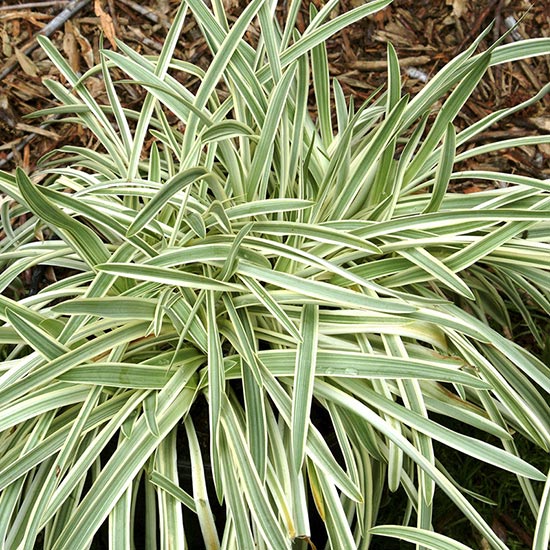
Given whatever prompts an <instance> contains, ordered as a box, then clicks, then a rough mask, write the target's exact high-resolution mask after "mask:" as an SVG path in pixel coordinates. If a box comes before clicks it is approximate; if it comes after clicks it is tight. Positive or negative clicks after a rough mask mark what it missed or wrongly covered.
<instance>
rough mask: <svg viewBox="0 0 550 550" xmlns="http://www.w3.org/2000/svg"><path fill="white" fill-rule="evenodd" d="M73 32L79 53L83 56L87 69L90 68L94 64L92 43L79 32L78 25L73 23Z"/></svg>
mask: <svg viewBox="0 0 550 550" xmlns="http://www.w3.org/2000/svg"><path fill="white" fill-rule="evenodd" d="M73 32H74V36H75V38H76V41H77V42H78V45H79V46H80V55H82V57H83V58H84V61H85V62H86V65H87V66H88V69H91V68H92V67H93V66H94V65H95V60H94V50H93V48H92V45H91V44H90V41H89V40H88V39H87V38H86V37H85V36H84V35H83V34H82V33H81V32H80V29H79V28H78V25H74V24H73Z"/></svg>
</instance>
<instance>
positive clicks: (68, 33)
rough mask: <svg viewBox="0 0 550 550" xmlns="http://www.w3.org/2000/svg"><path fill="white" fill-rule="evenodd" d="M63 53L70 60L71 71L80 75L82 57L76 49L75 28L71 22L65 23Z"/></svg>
mask: <svg viewBox="0 0 550 550" xmlns="http://www.w3.org/2000/svg"><path fill="white" fill-rule="evenodd" d="M63 51H64V52H65V55H66V56H67V57H68V59H69V64H70V66H71V69H72V70H73V71H74V72H75V73H78V72H79V71H80V55H79V53H78V48H77V47H76V37H75V35H74V26H73V24H72V23H71V22H70V21H67V22H66V23H65V34H64V35H63Z"/></svg>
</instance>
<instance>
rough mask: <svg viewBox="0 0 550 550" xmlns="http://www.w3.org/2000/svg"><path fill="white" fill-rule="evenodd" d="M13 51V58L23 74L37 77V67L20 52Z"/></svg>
mask: <svg viewBox="0 0 550 550" xmlns="http://www.w3.org/2000/svg"><path fill="white" fill-rule="evenodd" d="M14 49H15V57H16V58H17V61H18V63H19V65H21V68H22V69H23V71H24V73H25V74H28V75H29V76H38V68H37V66H36V65H35V64H34V63H33V62H32V61H31V60H30V58H29V57H27V56H26V55H25V54H24V53H23V52H22V51H21V50H19V49H17V48H14Z"/></svg>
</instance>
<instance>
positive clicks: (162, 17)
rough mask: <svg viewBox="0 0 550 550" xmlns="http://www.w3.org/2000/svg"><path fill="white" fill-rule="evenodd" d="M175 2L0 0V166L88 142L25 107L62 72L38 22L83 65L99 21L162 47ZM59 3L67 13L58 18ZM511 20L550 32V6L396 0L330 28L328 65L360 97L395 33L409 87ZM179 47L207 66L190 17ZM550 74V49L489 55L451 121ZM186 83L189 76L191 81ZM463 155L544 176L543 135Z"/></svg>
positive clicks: (109, 42)
mask: <svg viewBox="0 0 550 550" xmlns="http://www.w3.org/2000/svg"><path fill="white" fill-rule="evenodd" d="M308 3H309V2H304V3H303V4H304V7H303V9H302V11H301V13H300V16H299V19H298V27H299V28H305V26H306V24H307V20H308V18H309V15H308V9H307V7H306V6H307V4H308ZM314 3H315V4H316V5H317V6H318V7H320V5H321V4H322V2H320V1H318V0H316V1H315V2H314ZM362 3H363V1H362V0H342V1H341V3H340V7H339V8H338V9H339V10H341V11H346V10H349V9H351V8H353V7H355V6H357V5H360V4H362ZM224 4H225V6H226V11H227V13H228V14H229V19H230V20H231V19H234V18H235V17H236V16H238V14H239V12H240V11H242V9H243V7H244V6H245V5H246V2H243V1H242V0H224ZM178 5H179V0H151V1H149V2H146V3H140V2H136V1H134V0H72V1H67V0H65V1H62V0H57V1H48V0H43V1H41V2H26V3H25V2H24V0H19V2H16V1H15V0H3V1H0V32H1V45H2V48H1V52H0V67H2V69H1V70H0V168H2V169H4V170H12V169H13V168H14V167H15V166H17V165H19V166H23V167H24V168H25V169H26V170H27V171H28V172H32V171H33V170H34V169H35V167H36V164H37V161H38V159H39V158H40V157H42V156H43V155H44V154H46V153H48V152H50V151H52V150H53V149H56V148H58V147H60V146H62V145H67V144H72V145H84V146H86V147H94V139H93V137H92V136H91V135H90V133H89V132H87V131H86V130H84V129H83V128H81V127H79V126H77V125H75V124H66V123H55V124H45V123H44V119H42V120H41V119H27V118H25V115H29V114H30V113H32V112H34V111H36V110H37V109H43V108H48V107H53V106H55V105H56V102H55V100H54V99H53V98H52V96H51V94H50V93H49V92H48V90H47V89H46V87H45V86H44V85H43V79H46V78H49V79H54V80H59V79H60V76H59V73H58V71H57V69H56V68H55V66H54V65H53V64H52V63H51V61H50V60H49V59H48V58H47V57H46V55H45V53H44V52H43V51H42V50H41V49H40V48H39V47H38V44H37V42H36V36H37V35H38V34H41V33H46V34H49V36H50V38H51V40H52V41H53V43H54V44H55V45H56V46H57V48H58V49H59V50H60V51H61V52H62V53H63V55H64V56H65V57H66V58H67V59H68V60H69V62H70V65H71V66H72V68H73V69H74V70H75V71H76V72H78V73H80V74H83V73H85V72H86V71H87V70H88V69H89V68H90V67H92V66H93V65H95V64H96V63H97V62H98V61H99V48H100V42H101V40H102V33H103V35H104V37H105V38H104V47H106V48H112V47H113V41H114V38H115V37H116V38H118V39H120V40H122V41H123V42H125V43H126V44H128V45H130V46H131V47H132V48H135V49H136V50H137V51H139V52H140V53H142V54H151V55H155V54H158V53H159V51H160V48H161V46H162V43H163V40H164V37H165V36H166V33H167V30H168V28H169V26H170V21H171V20H172V18H173V14H174V12H175V10H176V9H177V7H178ZM286 5H287V2H279V8H278V16H279V17H280V18H284V17H285V10H286ZM529 8H530V9H529ZM63 13H65V21H64V22H61V23H60V20H61V21H62V19H60V15H62V14H63ZM514 21H516V22H517V21H519V23H518V26H517V28H516V29H515V30H514V32H513V33H512V35H510V36H509V37H508V38H507V40H508V41H512V40H520V39H522V38H536V37H542V36H549V35H550V9H549V7H548V4H547V2H546V1H545V0H539V1H535V2H529V1H527V0H485V1H483V2H478V1H475V0H396V1H394V3H392V4H391V5H390V6H389V7H387V8H386V9H384V10H382V11H380V12H378V13H376V14H375V15H374V16H372V17H370V18H367V19H364V20H362V21H360V22H359V23H357V24H355V25H353V26H351V27H349V28H347V29H345V30H343V31H342V32H340V33H339V34H338V35H336V36H335V37H334V38H333V39H331V40H329V42H328V44H327V46H328V54H329V60H330V63H331V75H332V76H333V77H335V78H337V79H338V80H339V82H340V83H341V84H342V86H343V89H344V91H345V93H346V94H347V95H349V96H351V95H353V96H354V97H355V100H356V103H360V102H361V101H362V100H363V99H365V98H367V97H369V96H370V95H371V93H372V92H373V91H374V90H376V89H378V88H379V87H381V86H382V87H383V86H384V85H385V82H386V78H387V75H386V47H387V46H386V45H387V43H388V42H391V43H392V44H393V45H394V46H395V48H396V50H397V53H398V56H399V59H400V62H401V67H402V79H403V89H404V92H406V93H409V94H411V95H414V94H416V93H418V91H419V90H421V89H422V86H423V85H424V83H425V82H426V81H427V80H429V79H430V78H431V77H432V76H433V75H434V74H435V73H437V71H438V70H440V69H441V68H442V66H443V65H444V64H445V63H447V62H448V61H450V60H451V59H452V58H453V57H454V56H456V55H457V54H458V53H459V52H461V51H462V50H464V49H465V48H466V47H467V46H468V45H469V44H471V42H472V41H473V40H474V39H475V38H476V37H477V36H478V35H479V34H480V33H481V31H482V30H484V29H485V28H487V27H488V26H490V25H491V23H492V22H493V26H492V28H491V30H490V31H489V33H488V34H487V37H486V38H485V40H484V41H483V42H482V43H481V46H480V49H481V50H483V49H486V48H487V47H488V46H489V45H490V44H491V43H492V42H493V41H494V40H496V39H497V38H498V37H499V36H501V35H502V34H503V33H504V32H505V31H506V30H507V26H508V25H509V24H510V22H514ZM52 27H53V29H52ZM255 34H256V32H255V30H254V29H252V30H251V31H250V33H249V36H248V38H249V39H250V40H251V41H254V39H255ZM176 56H177V57H178V58H180V59H185V60H188V61H191V62H193V63H196V64H198V65H201V66H203V67H206V66H208V64H209V62H210V55H209V52H208V48H207V46H206V44H205V42H204V40H202V38H201V33H200V30H199V28H198V26H197V25H196V23H195V22H194V20H193V19H192V18H191V17H190V18H189V20H188V23H187V24H186V27H185V30H184V33H183V36H182V38H181V40H180V43H179V46H178V48H177V51H176ZM120 76H121V77H123V75H120ZM549 81H550V58H549V57H546V58H533V59H528V60H524V61H520V62H517V63H513V64H506V65H501V66H498V67H494V68H492V69H490V70H489V71H488V74H487V75H486V77H485V78H484V80H483V82H482V83H481V84H480V86H479V87H478V89H477V90H476V92H475V93H474V95H473V97H472V98H471V100H470V101H469V102H468V104H467V105H466V106H465V108H464V109H463V111H462V112H461V114H460V115H459V116H458V117H457V120H456V121H455V123H456V125H457V127H458V128H464V127H466V126H468V125H469V124H471V123H472V121H474V120H478V119H479V118H481V117H483V116H485V115H487V114H488V113H490V112H492V111H494V110H497V109H501V108H505V107H510V106H512V105H515V104H517V103H519V102H521V101H524V100H525V99H527V98H528V97H531V96H532V95H534V94H535V93H536V92H537V91H538V90H539V89H540V88H541V87H542V86H543V85H544V84H546V83H547V82H549ZM89 84H90V89H91V91H92V93H93V94H94V95H96V97H97V99H98V101H100V102H101V101H102V100H103V99H104V98H103V97H102V96H104V88H103V86H102V83H101V81H100V80H99V79H97V78H92V79H90V81H89ZM193 84H194V83H193V82H189V83H188V85H189V86H191V87H192V86H193ZM120 93H121V100H122V102H123V105H124V106H125V107H130V108H139V105H140V103H141V102H142V101H143V92H142V91H140V90H139V89H137V88H136V87H130V86H125V85H123V86H122V87H121V88H120ZM549 107H550V97H549V96H547V97H545V98H544V99H543V100H542V101H541V102H539V103H538V104H536V105H534V106H532V107H530V108H529V109H525V110H523V111H521V112H520V113H517V114H516V115H515V116H514V117H512V118H510V119H506V120H505V121H502V122H500V123H499V124H497V125H494V126H493V127H491V128H489V129H488V130H487V131H486V132H484V134H483V135H481V136H479V137H478V138H477V139H478V143H481V142H484V141H490V140H494V139H502V138H507V137H513V136H523V135H530V134H531V135H532V134H535V133H546V132H548V131H550V114H549V112H550V109H549ZM312 110H314V105H312ZM471 162H473V163H475V166H476V167H477V168H485V169H501V170H509V171H512V172H519V173H522V174H525V175H531V176H534V177H538V178H548V177H550V145H548V144H544V145H538V146H533V147H523V148H520V149H515V150H511V151H504V152H499V153H498V154H493V155H491V156H488V157H485V158H483V159H479V158H478V159H474V160H472V161H471ZM458 190H459V191H462V190H463V191H466V192H472V191H476V190H478V188H477V186H476V185H475V184H473V183H470V184H462V187H461V188H460V189H458Z"/></svg>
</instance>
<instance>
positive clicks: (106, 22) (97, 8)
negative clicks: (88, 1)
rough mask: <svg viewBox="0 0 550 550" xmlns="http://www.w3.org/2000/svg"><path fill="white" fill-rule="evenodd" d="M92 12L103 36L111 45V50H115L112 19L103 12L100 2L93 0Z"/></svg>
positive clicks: (99, 0)
mask: <svg viewBox="0 0 550 550" xmlns="http://www.w3.org/2000/svg"><path fill="white" fill-rule="evenodd" d="M94 12H95V14H96V15H97V16H98V17H99V22H100V24H101V28H102V29H103V32H104V33H105V36H106V37H107V39H108V40H109V42H110V43H111V46H112V47H113V49H115V50H116V34H115V26H114V24H113V18H112V17H111V16H110V15H109V14H108V13H107V12H106V11H104V9H103V6H102V5H101V0H94Z"/></svg>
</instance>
